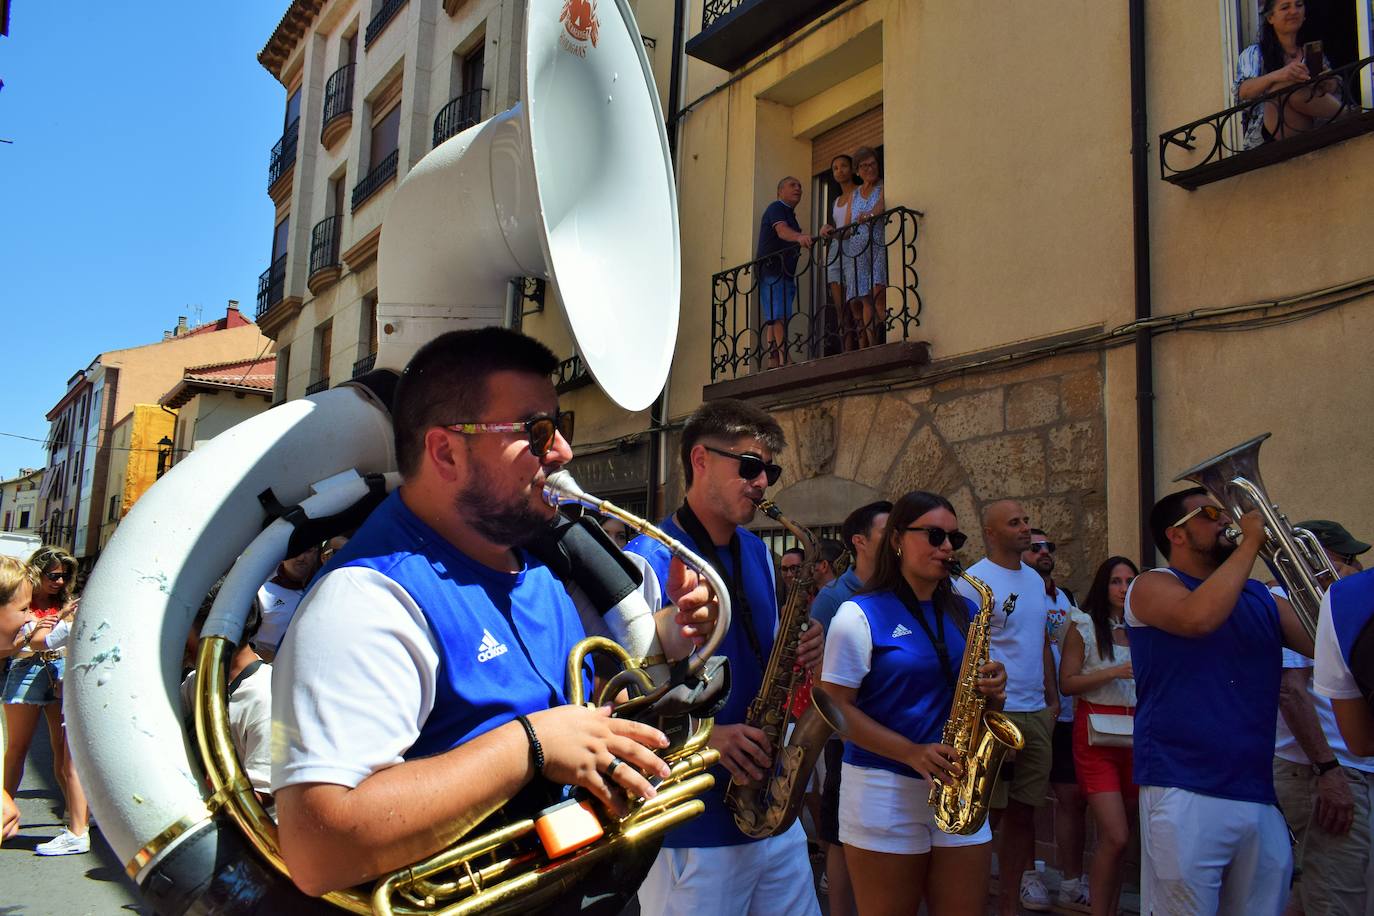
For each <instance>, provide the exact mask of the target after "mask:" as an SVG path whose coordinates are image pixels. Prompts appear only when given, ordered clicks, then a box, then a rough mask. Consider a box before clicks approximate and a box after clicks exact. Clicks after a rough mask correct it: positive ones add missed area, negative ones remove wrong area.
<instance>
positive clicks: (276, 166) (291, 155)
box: [267, 118, 301, 188]
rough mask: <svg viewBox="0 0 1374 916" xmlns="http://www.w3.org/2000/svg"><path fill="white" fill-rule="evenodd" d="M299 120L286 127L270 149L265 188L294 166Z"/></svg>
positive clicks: (299, 127) (299, 126)
mask: <svg viewBox="0 0 1374 916" xmlns="http://www.w3.org/2000/svg"><path fill="white" fill-rule="evenodd" d="M300 129H301V119H300V118H297V119H296V120H294V121H292V122H291V123H290V124H288V125H287V127H286V132H285V133H283V134H282V135H281V139H280V140H278V141H277V145H276V146H274V147H272V158H271V160H270V161H269V162H268V164H267V186H268V187H269V188H270V187H272V185H274V184H276V183H277V179H278V178H280V177H281V176H283V175H285V174H286V173H287V172H289V171H291V169H292V168H293V167H294V166H295V164H296V138H297V136H298V135H299V134H300Z"/></svg>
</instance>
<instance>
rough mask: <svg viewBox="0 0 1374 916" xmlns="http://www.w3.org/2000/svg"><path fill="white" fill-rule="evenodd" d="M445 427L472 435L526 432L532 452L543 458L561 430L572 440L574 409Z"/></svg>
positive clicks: (565, 436) (447, 425)
mask: <svg viewBox="0 0 1374 916" xmlns="http://www.w3.org/2000/svg"><path fill="white" fill-rule="evenodd" d="M444 428H445V429H447V430H451V431H452V432H455V433H462V434H463V435H465V436H471V435H474V434H476V433H518V432H522V431H523V432H524V433H525V435H526V436H527V437H528V438H529V440H530V452H531V454H533V455H534V457H536V458H543V457H544V456H545V455H547V454H548V453H549V449H551V448H553V440H554V437H556V436H557V435H558V434H559V433H560V432H561V433H562V434H563V438H564V439H566V440H568V441H569V442H571V441H572V437H573V414H572V411H570V410H568V411H559V413H558V414H556V415H555V416H552V417H535V418H534V419H533V420H515V421H513V422H511V423H449V424H446V425H445V426H444Z"/></svg>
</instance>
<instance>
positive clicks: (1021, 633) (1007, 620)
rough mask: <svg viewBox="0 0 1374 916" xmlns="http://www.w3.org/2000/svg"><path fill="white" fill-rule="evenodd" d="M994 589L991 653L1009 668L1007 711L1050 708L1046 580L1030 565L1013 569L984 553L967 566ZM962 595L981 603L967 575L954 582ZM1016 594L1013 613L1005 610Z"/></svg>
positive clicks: (972, 574) (970, 573) (1034, 710)
mask: <svg viewBox="0 0 1374 916" xmlns="http://www.w3.org/2000/svg"><path fill="white" fill-rule="evenodd" d="M968 574H969V575H971V576H973V577H974V578H975V579H982V580H983V582H985V583H987V586H988V588H991V589H992V594H993V596H994V599H995V600H994V603H993V607H992V640H991V642H992V650H991V653H990V655H991V657H992V658H994V659H996V660H997V661H1000V662H1001V663H1002V664H1003V665H1005V666H1006V668H1007V705H1006V711H1007V712H1037V711H1039V710H1041V709H1044V708H1045V639H1046V637H1045V623H1046V619H1047V617H1048V602H1047V600H1046V597H1045V580H1044V579H1042V578H1040V574H1039V573H1038V572H1036V571H1035V570H1034V569H1032V568H1031V567H1029V566H1027V565H1026V564H1025V563H1022V564H1021V568H1020V569H1016V570H1011V569H1007V568H1005V567H1002V566H998V565H997V564H996V563H994V562H992V561H991V560H989V559H987V558H986V557H984V558H983V559H981V560H979V561H978V562H977V563H974V564H973V565H972V566H970V567H969V568H968ZM955 587H956V588H957V589H958V591H959V594H961V595H963V596H964V597H965V598H968V599H969V600H970V601H972V602H973V603H974V604H975V605H977V604H978V593H977V592H975V591H974V590H973V589H972V588H970V587H969V585H968V583H966V582H964V581H963V580H962V579H957V580H955ZM1011 595H1015V596H1016V601H1015V603H1014V604H1013V606H1012V611H1013V613H1012V614H1011V615H1009V616H1008V615H1007V614H1004V613H1003V612H1002V608H1003V607H1004V606H1005V604H1006V602H1007V599H1008V597H1009V596H1011Z"/></svg>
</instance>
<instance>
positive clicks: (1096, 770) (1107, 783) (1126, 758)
mask: <svg viewBox="0 0 1374 916" xmlns="http://www.w3.org/2000/svg"><path fill="white" fill-rule="evenodd" d="M1090 712H1103V713H1115V714H1117V715H1129V714H1131V713H1132V712H1133V710H1130V709H1127V708H1126V707H1125V706H1101V705H1097V704H1094V703H1086V702H1084V701H1083V700H1079V701H1078V703H1077V704H1076V705H1075V709H1074V720H1073V765H1074V767H1075V768H1076V769H1077V770H1078V790H1079V791H1080V792H1082V793H1083V794H1084V795H1092V794H1094V793H1097V792H1120V793H1121V797H1122V798H1123V799H1124V800H1125V801H1126V802H1127V803H1129V804H1135V800H1136V798H1137V797H1138V795H1139V789H1138V788H1137V787H1136V784H1135V778H1134V776H1133V774H1132V769H1131V748H1129V747H1094V746H1092V745H1090V744H1088V713H1090Z"/></svg>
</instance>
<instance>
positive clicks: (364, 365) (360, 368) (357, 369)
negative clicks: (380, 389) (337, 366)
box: [352, 353, 377, 378]
mask: <svg viewBox="0 0 1374 916" xmlns="http://www.w3.org/2000/svg"><path fill="white" fill-rule="evenodd" d="M375 365H377V354H376V353H369V354H367V355H366V356H364V357H363V358H362V359H360V360H358V361H357V362H356V363H354V364H353V375H352V377H353V378H357V377H358V376H360V375H366V374H367V373H369V372H371V371H372V367H373V366H375Z"/></svg>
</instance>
